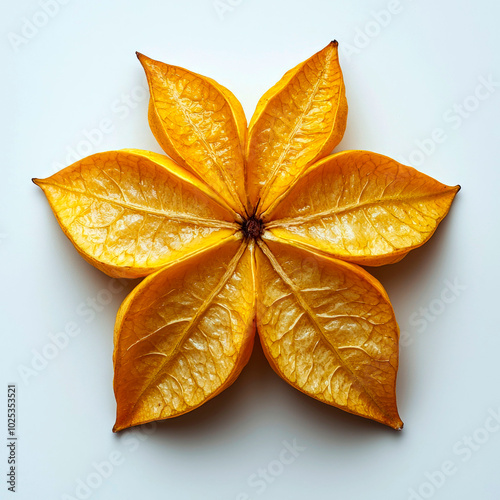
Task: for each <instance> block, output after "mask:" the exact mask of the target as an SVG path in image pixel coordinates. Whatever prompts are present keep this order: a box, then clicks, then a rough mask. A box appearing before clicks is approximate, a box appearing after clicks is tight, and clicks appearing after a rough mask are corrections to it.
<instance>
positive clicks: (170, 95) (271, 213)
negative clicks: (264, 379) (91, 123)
mask: <svg viewBox="0 0 500 500" xmlns="http://www.w3.org/2000/svg"><path fill="white" fill-rule="evenodd" d="M139 59H140V61H141V63H142V65H143V67H144V70H145V72H146V76H147V79H148V82H149V88H150V93H151V100H150V104H149V112H148V114H149V123H150V126H151V129H152V131H153V133H154V135H155V137H156V138H157V140H158V142H159V143H160V145H161V147H162V148H163V149H164V151H165V152H166V153H167V154H168V155H169V156H170V158H172V159H170V158H168V157H166V156H162V155H159V154H156V153H151V152H147V151H140V150H122V151H110V152H106V153H98V154H96V155H93V156H90V157H88V158H84V159H83V160H81V161H79V162H77V163H75V164H73V165H71V166H69V167H67V168H66V169H63V170H61V171H60V172H58V173H56V174H54V175H53V176H51V177H49V178H48V179H44V180H35V182H36V183H37V184H38V185H39V186H40V187H41V188H42V189H43V191H44V192H45V194H46V196H47V198H48V200H49V203H50V205H51V208H52V210H53V211H54V213H55V215H56V217H57V220H58V222H59V224H60V225H61V227H62V229H63V231H64V232H65V234H66V235H67V236H68V237H69V238H70V240H71V241H72V242H73V244H74V245H75V247H76V248H77V250H78V251H79V252H80V253H81V254H82V256H83V257H84V258H85V259H86V260H87V261H88V262H90V263H91V264H92V265H94V266H96V267H97V268H99V269H101V270H102V271H104V272H106V273H107V274H109V275H111V276H120V277H128V278H136V277H142V276H146V277H145V279H144V280H143V281H142V282H141V283H140V284H139V285H137V286H136V288H135V289H134V290H133V291H132V292H131V293H130V294H129V295H128V297H127V298H126V299H125V301H124V302H123V304H122V306H121V307H120V310H119V312H118V315H117V320H116V326H115V336H114V342H115V349H114V355H113V360H114V368H115V377H114V390H115V396H116V401H117V418H116V423H115V426H114V431H120V430H122V429H125V428H127V427H131V426H134V425H139V424H143V423H146V422H151V421H154V420H161V419H166V418H170V417H175V416H177V415H181V414H183V413H186V412H188V411H191V410H193V409H194V408H196V407H198V406H200V405H201V404H203V403H205V402H206V401H208V400H210V399H211V398H213V397H214V396H216V395H217V394H219V393H220V392H221V391H223V390H224V389H225V388H227V387H228V386H229V385H231V384H232V383H233V382H234V381H235V380H236V378H237V376H238V374H239V373H240V371H241V370H242V368H243V367H244V365H245V364H246V363H247V361H248V359H249V357H250V353H251V350H252V346H253V342H254V336H255V324H257V330H258V333H259V337H260V341H261V344H262V346H263V349H264V353H265V355H266V357H267V359H268V360H269V362H270V364H271V366H272V367H273V369H274V370H275V371H276V372H277V373H278V374H279V375H280V376H281V377H282V378H283V379H284V380H285V381H287V382H288V383H289V384H290V385H291V386H293V387H295V388H296V389H298V390H300V391H302V392H303V393H305V394H308V395H310V396H312V397H314V398H316V399H318V400H320V401H322V402H324V403H327V404H329V405H332V406H336V407H338V408H341V409H343V410H345V411H348V412H350V413H354V414H356V415H360V416H363V417H367V418H370V419H372V420H375V421H377V422H381V423H383V424H385V425H388V426H390V427H393V428H394V429H401V428H402V426H403V423H402V421H401V419H400V417H399V414H398V410H397V405H396V375H397V370H398V340H399V329H398V325H397V323H396V319H395V316H394V312H393V310H392V306H391V303H390V301H389V297H388V296H387V293H386V292H385V290H384V288H383V287H382V285H381V284H380V283H379V282H378V281H377V280H376V279H375V278H373V277H372V276H371V275H370V274H369V273H368V272H367V271H365V270H363V269H362V268H360V267H359V266H358V265H356V264H366V265H382V264H389V263H393V262H397V261H398V260H400V259H401V258H403V257H404V256H405V255H406V254H407V253H408V252H409V251H411V250H413V249H415V248H417V247H419V246H421V245H422V244H423V243H425V242H426V241H427V240H428V239H429V238H430V236H431V235H432V234H433V233H434V231H435V230H436V227H437V226H438V224H439V223H440V221H441V220H442V219H443V218H444V217H445V216H446V214H447V212H448V210H449V208H450V205H451V203H452V201H453V198H454V196H455V195H456V193H457V191H458V189H459V187H458V186H456V187H449V186H445V185H444V184H441V183H439V182H438V181H436V180H434V179H432V178H431V177H429V176H427V175H424V174H422V173H420V172H418V171H416V170H415V169H413V168H411V167H406V166H404V165H401V164H399V163H397V162H395V161H394V160H391V159H390V158H387V157H384V156H381V155H378V154H376V153H371V152H367V151H346V152H344V153H338V154H335V155H332V156H327V155H328V154H329V153H330V152H331V150H332V149H333V148H334V147H335V146H336V145H337V144H338V143H339V141H340V140H341V138H342V135H343V133H344V129H345V124H346V117H347V101H346V97H345V87H344V82H343V79H342V72H341V69H340V65H339V60H338V50H337V43H336V42H332V43H331V44H329V45H328V46H327V47H325V48H324V49H323V50H321V51H320V52H318V53H317V54H315V55H313V56H312V57H310V58H309V59H307V60H306V61H304V62H302V63H300V64H298V65H297V66H296V67H295V68H293V69H291V70H290V71H288V72H287V73H286V74H285V75H284V76H283V78H282V79H281V80H280V81H279V82H278V83H277V84H276V85H274V86H273V87H272V88H271V89H270V90H269V91H268V92H266V93H265V94H264V96H263V97H262V99H261V100H260V101H259V103H258V104H257V108H256V111H255V113H254V116H253V118H252V120H251V122H250V125H249V128H248V131H247V127H246V118H245V115H244V113H243V108H242V106H241V104H240V103H239V102H238V101H237V99H236V97H235V96H234V95H233V94H232V93H231V92H230V91H229V90H227V89H226V88H225V87H223V86H222V85H220V84H219V83H217V82H216V81H214V80H212V79H210V78H207V77H205V76H202V75H199V74H197V73H193V72H191V71H189V70H186V69H184V68H180V67H178V66H172V65H168V64H165V63H162V62H159V61H155V60H153V59H150V58H148V57H146V56H143V55H141V54H139Z"/></svg>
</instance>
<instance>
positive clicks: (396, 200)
mask: <svg viewBox="0 0 500 500" xmlns="http://www.w3.org/2000/svg"><path fill="white" fill-rule="evenodd" d="M451 191H452V189H450V190H443V191H441V192H439V193H431V194H423V195H421V196H415V197H410V196H397V197H387V198H380V199H376V200H373V201H366V202H362V203H356V204H355V205H347V206H345V207H342V208H338V207H335V208H331V209H328V210H325V211H323V212H318V213H314V214H310V215H305V216H297V217H285V218H283V219H276V220H273V221H270V222H268V223H267V224H266V228H267V229H270V228H273V227H278V226H298V225H300V224H304V223H308V222H312V221H315V220H319V219H323V218H326V217H331V216H334V215H342V214H345V213H349V212H353V211H355V210H363V209H365V208H369V207H372V206H379V205H382V206H383V205H385V204H386V203H393V204H395V205H397V204H405V203H406V204H410V202H419V201H422V200H428V199H433V198H439V197H441V196H443V195H445V194H447V193H448V192H451Z"/></svg>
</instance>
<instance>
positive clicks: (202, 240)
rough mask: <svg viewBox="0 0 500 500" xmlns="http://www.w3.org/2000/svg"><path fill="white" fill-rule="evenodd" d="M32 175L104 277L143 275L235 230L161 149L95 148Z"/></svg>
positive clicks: (222, 211) (223, 211)
mask: <svg viewBox="0 0 500 500" xmlns="http://www.w3.org/2000/svg"><path fill="white" fill-rule="evenodd" d="M36 182H37V184H38V185H39V186H40V187H41V188H42V189H43V190H44V192H45V194H46V195H47V198H48V199H49V202H50V204H51V207H52V209H53V210H54V212H55V213H56V214H57V218H58V221H59V224H60V225H61V227H62V229H63V231H64V232H65V233H66V235H67V236H68V237H69V238H70V239H71V241H72V242H73V244H74V245H75V246H76V248H77V249H78V251H79V252H80V253H81V254H82V255H83V256H84V257H85V258H86V259H87V260H88V261H89V262H90V263H91V264H94V265H95V266H96V267H97V268H99V269H101V270H102V271H104V272H105V273H106V274H109V275H110V276H115V277H125V278H137V277H139V276H145V275H147V274H150V273H152V272H154V271H155V270H157V269H160V268H161V267H163V266H165V265H166V264H168V263H169V262H172V261H175V260H177V259H179V258H181V257H185V256H187V255H189V254H191V253H196V252H198V251H200V250H201V249H203V248H206V247H209V246H212V245H214V244H215V243H217V242H218V241H219V240H220V239H221V238H227V237H228V236H230V235H231V234H234V233H235V232H236V230H237V229H238V226H237V225H236V224H235V223H234V221H233V220H232V218H231V213H230V212H229V211H228V210H226V209H224V208H223V207H221V206H220V205H219V204H217V203H216V202H214V201H213V199H211V198H210V196H209V194H210V191H209V190H208V189H205V192H203V190H202V189H203V186H201V185H200V183H197V181H196V179H194V178H193V177H192V176H191V175H189V174H188V173H187V172H183V171H182V169H180V168H179V167H178V166H177V165H175V164H174V163H173V162H172V161H171V160H170V159H169V158H167V157H164V156H162V155H156V154H151V153H148V154H147V155H146V154H142V152H132V151H111V152H108V153H98V154H96V155H93V156H89V157H88V158H85V159H83V160H81V161H79V162H77V163H75V164H73V165H71V166H70V167H67V168H65V169H64V170H61V171H60V172H58V173H56V174H54V175H53V176H52V177H49V178H48V179H43V180H37V181H36ZM200 188H201V189H200ZM206 193H208V194H206Z"/></svg>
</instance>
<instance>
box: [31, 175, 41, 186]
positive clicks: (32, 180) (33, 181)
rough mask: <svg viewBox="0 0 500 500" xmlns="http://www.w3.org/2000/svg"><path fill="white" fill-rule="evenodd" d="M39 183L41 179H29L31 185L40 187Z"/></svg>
mask: <svg viewBox="0 0 500 500" xmlns="http://www.w3.org/2000/svg"><path fill="white" fill-rule="evenodd" d="M41 181H42V180H41V179H37V178H36V177H33V178H32V179H31V182H32V183H33V184H36V185H37V186H38V187H40V183H41Z"/></svg>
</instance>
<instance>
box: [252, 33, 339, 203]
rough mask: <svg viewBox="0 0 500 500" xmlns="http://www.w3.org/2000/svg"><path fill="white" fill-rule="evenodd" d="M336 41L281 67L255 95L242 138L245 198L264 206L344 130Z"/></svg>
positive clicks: (282, 190)
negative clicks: (288, 66) (287, 68)
mask: <svg viewBox="0 0 500 500" xmlns="http://www.w3.org/2000/svg"><path fill="white" fill-rule="evenodd" d="M337 45H338V44H337V42H332V43H331V44H329V45H328V46H327V47H325V48H324V49H323V50H321V51H320V52H318V53H317V54H315V55H313V56H312V57H310V58H309V59H307V60H306V61H304V62H302V63H300V64H299V65H297V66H296V67H295V68H293V69H291V70H290V71H288V73H286V74H285V75H284V76H283V78H282V79H281V80H280V81H279V82H278V83H277V84H276V85H274V86H273V87H272V88H271V89H269V90H268V91H267V92H266V93H265V94H264V95H263V96H262V98H261V99H260V101H259V103H258V104H257V108H256V110H255V113H254V115H253V117H252V120H251V122H250V126H249V130H248V141H247V158H248V165H247V185H248V194H249V197H250V201H251V203H252V204H253V206H255V205H256V204H257V202H258V200H260V202H259V213H262V212H264V211H265V210H267V209H268V208H269V206H270V205H272V204H273V202H275V200H276V199H277V198H279V197H280V196H281V195H282V193H283V192H284V191H286V189H287V188H288V187H289V186H290V184H291V183H292V182H293V180H294V179H295V178H296V177H297V176H299V175H300V173H301V172H302V171H303V170H304V169H305V168H306V167H307V166H308V165H310V164H311V163H313V162H314V161H315V160H317V159H319V158H322V157H323V156H324V155H326V154H328V153H330V152H331V151H332V149H333V148H334V147H335V146H336V145H337V144H338V143H339V142H340V140H341V139H342V136H343V135H344V130H345V126H346V120H347V101H346V98H345V87H344V80H343V78H342V71H341V69H340V65H339V58H338V50H337Z"/></svg>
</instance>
